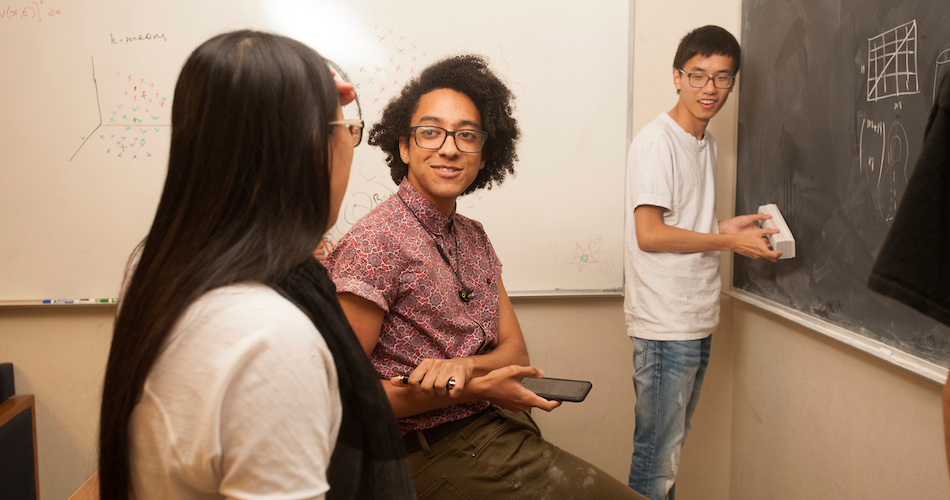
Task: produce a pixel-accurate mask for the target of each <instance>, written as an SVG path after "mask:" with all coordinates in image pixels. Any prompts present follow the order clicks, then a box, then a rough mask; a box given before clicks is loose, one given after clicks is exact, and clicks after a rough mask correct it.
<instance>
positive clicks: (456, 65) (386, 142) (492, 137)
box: [367, 54, 521, 195]
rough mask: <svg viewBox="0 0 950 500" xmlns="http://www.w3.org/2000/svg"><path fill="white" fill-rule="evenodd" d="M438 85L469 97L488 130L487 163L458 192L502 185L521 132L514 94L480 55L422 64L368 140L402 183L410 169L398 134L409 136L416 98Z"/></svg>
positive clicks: (371, 131)
mask: <svg viewBox="0 0 950 500" xmlns="http://www.w3.org/2000/svg"><path fill="white" fill-rule="evenodd" d="M438 89H451V90H455V91H457V92H461V93H463V94H465V95H466V96H468V98H469V99H471V100H472V102H473V103H474V104H475V108H476V109H478V113H479V114H480V115H481V119H482V129H484V130H485V132H488V140H487V141H486V142H485V146H484V148H483V149H482V157H483V158H484V159H485V168H483V169H481V170H480V171H479V172H478V176H477V177H475V180H474V181H472V184H471V185H470V186H469V187H468V189H466V190H465V192H463V193H462V194H463V195H464V194H468V193H471V192H472V191H475V190H477V189H481V188H483V187H486V188H488V189H491V187H492V185H494V184H498V185H500V184H501V183H502V182H503V181H504V180H505V177H506V176H507V175H508V174H509V173H511V174H514V171H515V168H514V163H515V161H516V160H517V159H518V155H517V154H516V153H515V144H516V143H517V142H518V138H519V137H520V136H521V132H520V131H519V129H518V121H517V120H515V118H514V117H513V116H512V115H511V113H512V101H513V100H514V95H513V94H512V93H511V90H509V89H508V87H507V86H506V85H505V84H504V83H502V81H501V80H500V79H499V78H498V77H497V76H495V74H494V73H492V71H491V69H490V68H489V67H488V62H486V61H485V59H484V58H483V57H481V56H479V55H475V54H463V55H458V56H453V57H447V58H445V59H442V60H440V61H438V62H436V63H435V64H433V65H431V66H429V67H427V68H426V69H424V70H423V71H422V72H421V73H419V76H418V77H416V78H413V79H412V80H410V81H409V83H407V84H406V86H405V87H404V88H403V89H402V92H401V93H400V94H399V96H398V97H395V98H393V100H392V101H390V102H389V104H387V105H386V109H384V110H383V116H382V119H381V120H380V121H379V122H378V123H377V124H376V125H373V128H372V129H371V130H370V131H369V138H368V141H367V142H369V144H370V145H371V146H379V148H380V149H382V150H383V152H384V153H386V163H387V164H388V165H389V171H390V174H391V175H392V178H393V181H394V182H395V183H396V184H399V183H401V182H402V180H403V179H405V178H406V175H408V173H409V165H406V163H405V162H403V161H402V157H401V156H400V155H399V139H400V138H405V137H408V136H409V127H410V126H411V125H412V123H411V120H412V114H413V113H415V111H416V108H417V107H418V105H419V99H421V98H422V96H423V95H425V94H427V93H429V92H432V91H433V90H438Z"/></svg>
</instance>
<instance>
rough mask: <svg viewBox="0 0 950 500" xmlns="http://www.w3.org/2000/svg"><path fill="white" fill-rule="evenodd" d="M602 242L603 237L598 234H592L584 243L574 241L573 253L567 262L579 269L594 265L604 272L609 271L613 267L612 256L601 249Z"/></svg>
mask: <svg viewBox="0 0 950 500" xmlns="http://www.w3.org/2000/svg"><path fill="white" fill-rule="evenodd" d="M603 243H604V237H603V236H602V235H599V234H598V235H594V236H592V237H591V238H590V241H588V242H587V244H585V245H582V244H581V243H578V242H575V243H574V245H575V247H574V255H573V257H572V258H571V261H570V262H568V264H570V265H576V266H577V267H578V269H579V270H583V269H584V268H586V267H588V266H596V267H599V268H600V270H601V271H603V272H604V273H605V274H606V273H609V272H610V269H611V268H612V267H613V258H612V257H611V256H610V254H609V253H608V252H606V251H604V250H602V248H601V247H602V246H603Z"/></svg>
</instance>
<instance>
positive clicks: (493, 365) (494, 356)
mask: <svg viewBox="0 0 950 500" xmlns="http://www.w3.org/2000/svg"><path fill="white" fill-rule="evenodd" d="M466 359H469V360H471V361H472V362H473V366H472V376H473V377H480V376H482V375H485V374H486V373H488V372H490V371H492V370H495V369H498V368H501V367H503V366H508V365H518V366H528V365H529V364H530V361H529V360H528V349H527V348H526V347H525V346H524V344H520V345H518V343H517V342H503V343H501V344H499V345H497V346H495V348H494V349H492V350H491V352H488V353H485V354H478V355H475V356H469V357H468V358H466Z"/></svg>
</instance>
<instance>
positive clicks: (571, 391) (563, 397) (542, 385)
mask: <svg viewBox="0 0 950 500" xmlns="http://www.w3.org/2000/svg"><path fill="white" fill-rule="evenodd" d="M521 385H522V386H524V388H525V389H528V390H529V391H531V392H533V393H535V394H537V395H538V396H541V397H542V398H544V399H547V400H553V401H570V402H572V403H579V402H581V401H583V400H584V398H586V397H587V393H588V392H590V389H591V387H593V384H591V383H590V382H587V381H584V380H568V379H563V378H547V377H542V378H529V377H522V378H521Z"/></svg>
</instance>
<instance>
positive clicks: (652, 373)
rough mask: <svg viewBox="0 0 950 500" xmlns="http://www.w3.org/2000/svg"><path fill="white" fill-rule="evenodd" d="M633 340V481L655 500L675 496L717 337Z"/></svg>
mask: <svg viewBox="0 0 950 500" xmlns="http://www.w3.org/2000/svg"><path fill="white" fill-rule="evenodd" d="M631 340H633V367H634V370H636V371H635V373H634V375H633V387H634V390H635V391H636V393H637V404H636V407H635V413H636V429H635V430H634V432H633V457H632V459H631V462H630V478H629V479H628V485H629V486H630V487H631V488H633V489H634V490H636V491H638V492H640V493H642V494H643V495H644V496H647V497H649V498H651V499H653V500H666V499H669V500H673V499H674V483H675V481H676V469H677V468H679V462H680V450H681V449H682V448H683V442H684V441H685V440H686V435H687V434H689V422H690V419H691V418H692V416H693V411H694V410H696V403H697V401H699V390H700V389H701V388H702V386H703V376H704V375H705V374H706V367H707V366H708V365H709V348H710V346H711V345H712V337H711V336H710V337H706V338H704V339H702V340H690V341H682V342H681V341H672V340H644V339H638V338H631Z"/></svg>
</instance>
